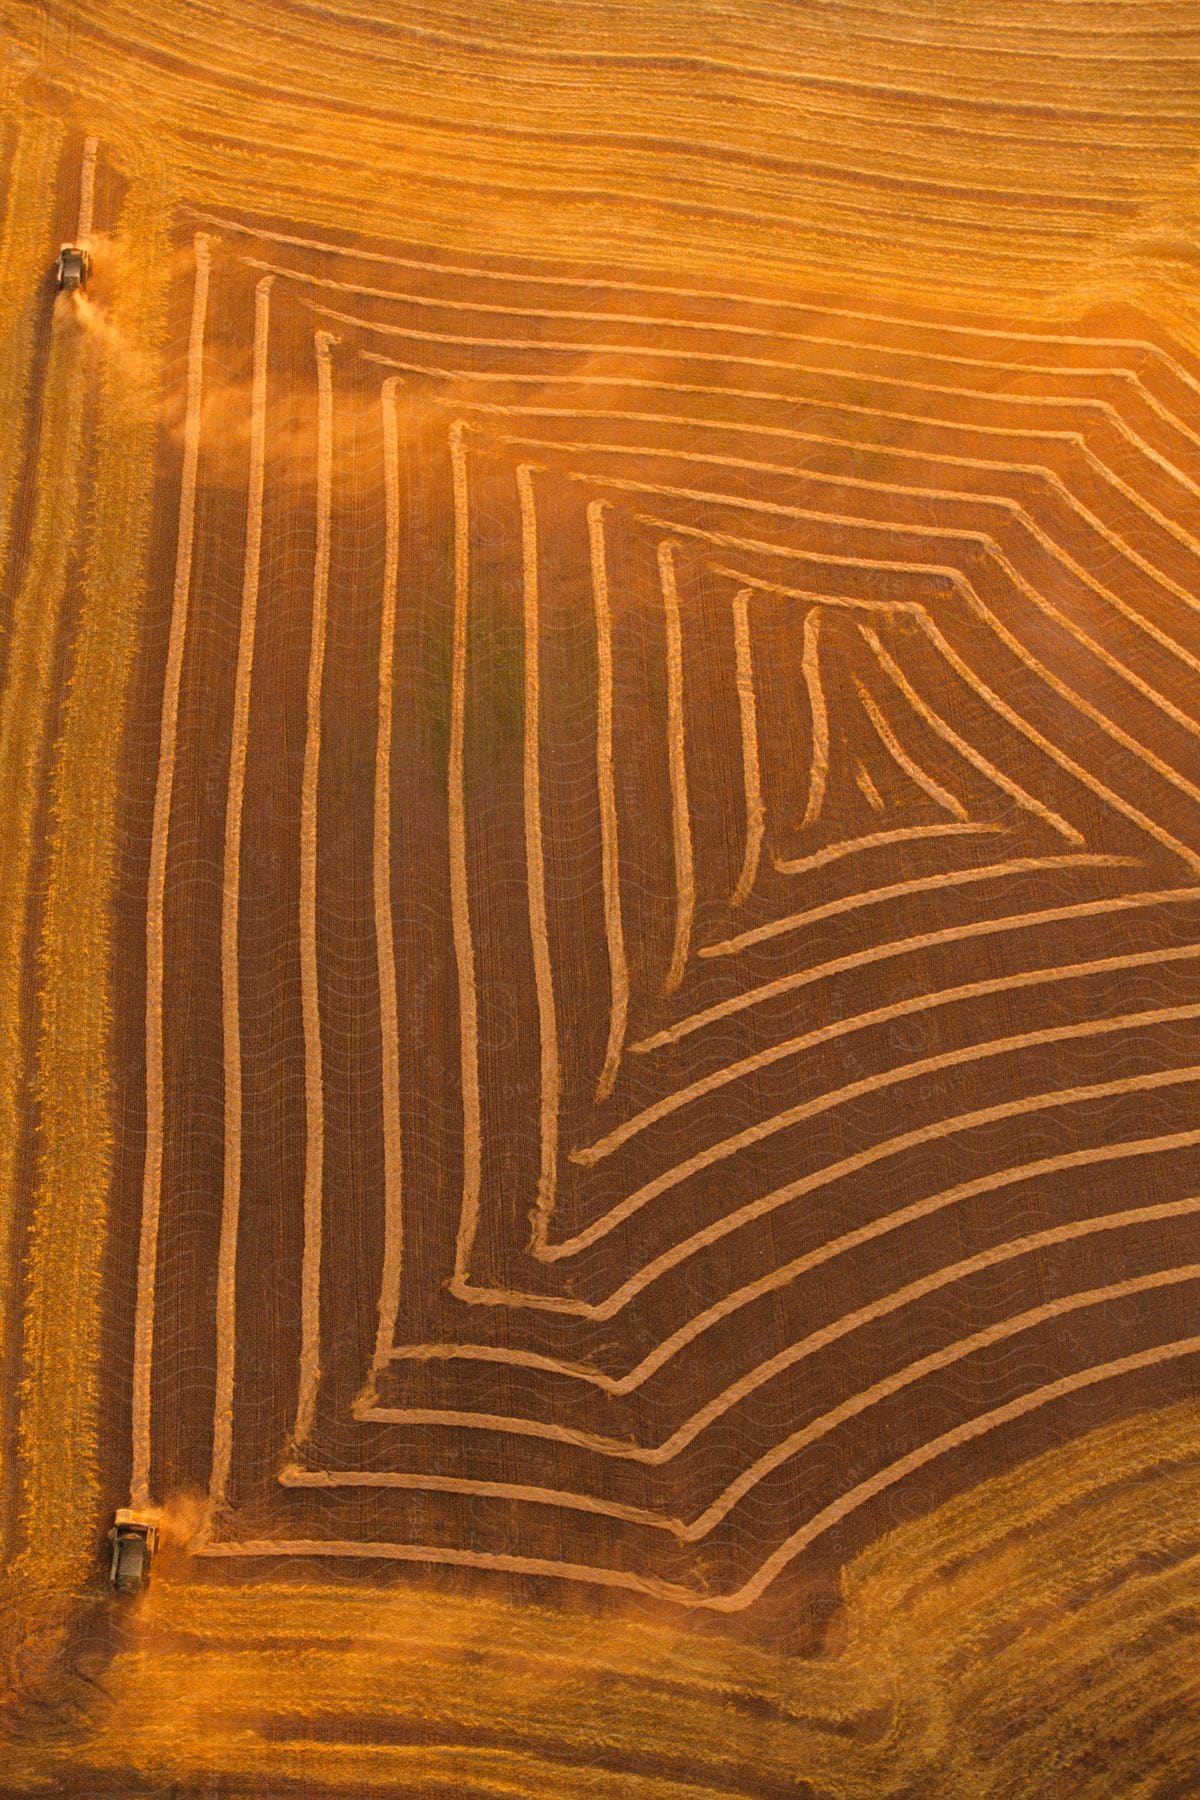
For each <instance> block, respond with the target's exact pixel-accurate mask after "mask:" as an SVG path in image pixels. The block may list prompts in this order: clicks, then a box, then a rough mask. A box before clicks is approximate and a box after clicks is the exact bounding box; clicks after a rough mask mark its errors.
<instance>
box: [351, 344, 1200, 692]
mask: <svg viewBox="0 0 1200 1800" xmlns="http://www.w3.org/2000/svg"><path fill="white" fill-rule="evenodd" d="M364 360H365V361H368V362H378V363H384V364H386V365H388V366H398V365H394V364H392V363H391V361H390V359H389V358H386V357H379V356H374V355H372V354H371V353H370V352H369V351H368V352H364ZM405 366H406V367H409V368H410V372H412V373H415V374H422V375H425V376H427V377H434V376H436V377H441V378H443V379H445V380H453V381H458V382H476V381H484V380H487V381H501V382H504V381H507V382H510V383H515V384H518V385H519V384H520V383H521V382H523V381H532V380H536V379H538V378H537V377H533V376H526V375H520V374H517V373H516V372H515V371H508V372H506V373H497V372H496V371H494V370H491V371H476V370H470V371H466V370H443V369H434V368H429V367H422V366H420V365H405ZM554 381H558V382H562V383H564V384H578V385H582V384H585V383H589V382H590V383H599V384H600V385H603V386H608V387H612V386H619V387H630V388H652V389H662V390H665V391H667V392H677V391H682V392H685V393H692V392H695V393H704V394H709V395H725V396H728V397H732V398H737V399H740V400H746V399H756V398H757V399H774V400H775V401H776V402H778V401H779V400H781V399H783V398H785V396H782V395H780V394H775V395H769V394H758V395H754V394H750V393H746V392H744V391H743V390H740V389H725V388H699V387H696V388H693V387H689V386H688V384H686V383H671V382H652V381H643V380H638V379H636V378H632V377H631V378H629V379H628V380H623V379H622V378H621V377H620V376H597V375H552V376H546V377H545V378H544V382H545V383H549V382H554ZM459 404H462V405H466V406H469V407H470V409H471V411H472V412H480V413H486V414H489V415H494V416H496V417H500V418H513V417H518V418H534V419H576V420H592V419H594V420H597V421H599V420H618V421H621V422H624V423H628V424H637V425H669V426H675V427H685V428H686V429H687V430H689V431H723V432H729V433H742V434H744V435H746V436H749V437H770V438H782V439H785V440H786V441H788V442H791V443H799V444H821V445H825V446H828V447H830V448H834V449H837V450H839V451H841V450H851V451H860V450H861V449H862V448H863V444H862V441H861V440H859V439H854V438H838V437H832V436H830V435H829V434H828V433H823V432H814V431H799V430H796V429H795V428H792V427H788V426H780V425H765V424H762V423H761V422H759V421H754V422H748V421H746V420H742V419H717V418H697V417H695V416H692V415H689V414H687V413H655V412H645V411H631V410H622V409H620V408H615V407H614V408H605V409H588V408H583V407H554V406H532V405H530V406H522V405H519V404H517V403H511V404H508V405H502V404H498V403H493V402H489V401H485V400H465V401H463V400H460V402H459ZM820 405H821V407H822V409H824V408H828V409H829V410H831V411H834V412H842V411H851V412H856V411H862V410H864V409H862V408H856V407H849V406H847V405H846V403H845V402H843V401H841V400H838V399H829V400H822V401H821V402H820ZM874 416H876V417H878V416H879V415H878V414H876V415H874ZM884 416H886V417H890V418H898V419H904V420H908V421H909V422H912V423H916V422H917V421H915V420H910V419H909V415H906V414H896V413H890V414H886V415H884ZM923 422H924V423H926V424H935V423H936V424H940V425H941V426H942V427H943V428H949V429H953V430H972V429H974V427H972V426H970V425H964V424H961V423H960V422H958V421H950V420H940V421H923ZM1015 435H1022V436H1028V435H1031V434H1029V433H1017V434H1015ZM1036 435H1045V436H1048V437H1051V438H1053V439H1055V440H1056V441H1067V440H1064V439H1063V437H1062V434H1060V433H1046V434H1036ZM1070 441H1072V442H1074V440H1070ZM1074 447H1075V448H1081V447H1082V446H1080V445H1075V446H1074ZM629 449H630V450H631V452H636V449H637V447H636V446H634V445H630V446H629ZM871 452H872V455H873V456H883V457H901V458H909V459H910V460H915V461H917V462H918V463H920V465H921V466H922V468H927V467H928V466H929V465H930V464H931V463H932V464H938V463H944V464H947V465H949V466H950V467H953V468H967V469H975V470H980V471H985V472H989V473H995V474H1001V475H1028V476H1032V477H1034V478H1035V479H1036V480H1037V481H1039V482H1040V483H1041V484H1042V485H1043V486H1044V487H1047V488H1049V489H1050V491H1051V492H1052V493H1054V494H1055V495H1057V497H1058V498H1059V499H1060V500H1061V501H1062V502H1063V503H1064V504H1065V505H1066V506H1067V507H1069V508H1070V510H1071V511H1072V512H1073V513H1075V514H1076V515H1077V517H1079V518H1080V519H1082V520H1083V521H1084V523H1085V524H1086V525H1087V526H1088V528H1089V529H1090V530H1091V531H1093V532H1095V533H1096V535H1097V536H1099V537H1100V538H1101V540H1102V541H1103V542H1104V543H1105V545H1107V547H1108V548H1109V549H1110V550H1115V551H1116V553H1117V554H1118V556H1120V557H1121V558H1122V560H1123V561H1126V562H1128V563H1130V564H1131V565H1132V566H1133V567H1134V568H1137V569H1140V570H1141V571H1142V573H1143V574H1145V575H1147V576H1148V577H1149V578H1150V580H1152V581H1153V582H1154V583H1155V584H1156V585H1157V586H1160V587H1162V588H1163V589H1164V590H1165V591H1166V592H1167V593H1170V594H1171V595H1173V596H1174V598H1175V599H1177V600H1179V601H1181V602H1182V603H1183V604H1184V605H1185V606H1186V607H1188V608H1189V610H1191V611H1193V612H1195V611H1196V610H1198V609H1200V598H1197V596H1196V595H1195V594H1194V593H1189V592H1188V590H1187V589H1186V588H1184V587H1181V586H1180V584H1179V583H1178V582H1177V581H1174V580H1173V579H1172V577H1171V576H1170V575H1168V574H1167V573H1166V572H1165V570H1163V569H1160V568H1159V567H1158V566H1157V565H1156V564H1154V563H1151V562H1149V561H1147V559H1146V558H1145V557H1144V556H1142V555H1141V554H1140V553H1139V552H1138V551H1137V550H1135V549H1134V548H1133V546H1132V545H1131V544H1129V543H1128V542H1127V541H1126V540H1125V539H1124V538H1123V537H1121V536H1120V535H1119V534H1118V533H1117V532H1115V531H1113V530H1112V529H1111V527H1110V526H1108V525H1106V524H1105V523H1104V521H1103V520H1102V519H1100V518H1098V517H1097V516H1096V514H1095V513H1093V512H1092V511H1091V510H1090V508H1089V507H1087V506H1085V505H1084V504H1083V502H1082V501H1081V500H1079V499H1078V498H1077V497H1076V495H1075V494H1074V493H1073V492H1072V490H1071V489H1070V488H1069V487H1068V486H1067V485H1066V483H1065V482H1064V481H1063V480H1062V478H1061V477H1060V476H1059V475H1058V474H1057V473H1056V472H1055V471H1054V470H1053V469H1050V468H1046V467H1044V466H1043V465H1041V464H1036V463H1035V464H1027V463H1015V462H1008V463H1005V462H997V461H995V460H989V459H984V458H980V457H971V456H956V455H953V454H951V453H950V452H949V451H944V450H940V449H939V450H936V451H932V450H915V449H913V448H912V447H911V446H908V445H904V444H872V445H871ZM643 453H645V451H644V449H643ZM655 453H656V454H664V453H663V452H657V451H656V452H655ZM672 454H678V455H679V458H680V460H686V461H720V462H730V463H734V464H735V466H740V467H763V468H767V467H771V466H772V465H768V464H750V463H741V462H740V461H738V460H737V459H733V458H724V457H722V458H715V457H700V456H698V455H694V454H692V455H687V456H684V455H683V453H674V452H673V453H672ZM794 472H795V473H796V474H801V473H802V474H803V476H804V478H805V480H806V481H812V482H815V483H818V484H820V483H825V484H828V485H830V486H834V487H837V488H842V489H845V488H857V489H861V490H863V491H864V492H867V493H891V494H897V495H903V496H904V497H905V498H908V499H915V500H917V501H919V502H925V501H926V500H928V499H942V500H948V501H954V502H958V503H960V504H965V505H975V506H988V507H999V508H1001V509H1002V510H1003V511H1004V512H1005V513H1006V514H1007V515H1008V516H1009V517H1011V518H1013V519H1015V520H1017V521H1019V523H1020V524H1021V526H1022V527H1023V528H1024V529H1025V530H1026V531H1028V532H1029V533H1030V534H1031V535H1032V536H1033V537H1034V538H1035V539H1036V540H1037V542H1038V543H1039V544H1041V546H1042V548H1043V549H1045V550H1046V551H1048V553H1049V554H1050V555H1052V556H1054V557H1055V558H1056V560H1058V561H1060V562H1062V563H1063V564H1064V566H1065V567H1067V568H1070V569H1071V570H1072V572H1073V573H1074V574H1076V575H1077V576H1078V577H1079V579H1081V580H1082V581H1084V582H1085V583H1087V584H1088V585H1090V586H1091V587H1092V588H1093V590H1094V591H1095V592H1097V593H1099V594H1101V595H1102V597H1103V598H1104V599H1105V600H1106V601H1107V602H1108V603H1109V604H1110V605H1112V606H1114V607H1115V608H1116V609H1117V611H1118V612H1120V613H1121V614H1122V616H1123V617H1124V618H1126V619H1128V620H1129V621H1130V623H1132V624H1133V625H1135V626H1136V627H1137V628H1138V629H1139V630H1141V631H1144V632H1145V633H1147V635H1148V636H1150V637H1152V638H1153V639H1154V640H1155V642H1156V643H1158V644H1160V645H1161V646H1162V647H1163V648H1165V649H1166V650H1168V652H1169V653H1170V654H1172V655H1174V656H1176V657H1178V658H1179V659H1180V660H1181V661H1183V662H1184V663H1186V664H1187V665H1188V666H1195V665H1196V664H1197V663H1200V659H1198V658H1195V657H1193V656H1192V655H1191V653H1190V652H1189V651H1188V650H1187V649H1186V648H1185V647H1184V646H1183V645H1181V644H1180V643H1178V641H1177V640H1176V639H1175V638H1172V637H1170V636H1169V635H1168V634H1167V633H1166V632H1162V631H1160V630H1159V628H1158V627H1157V626H1156V625H1155V624H1154V622H1153V620H1152V619H1148V618H1146V617H1145V615H1144V614H1142V613H1139V612H1138V611H1137V610H1136V609H1135V608H1134V607H1131V606H1130V605H1129V604H1128V603H1127V602H1126V601H1125V600H1124V599H1122V597H1121V595H1120V594H1119V593H1117V592H1116V591H1115V590H1114V589H1112V588H1109V587H1106V586H1104V585H1103V584H1101V583H1099V582H1097V581H1095V579H1094V578H1093V577H1092V576H1090V575H1089V574H1088V573H1087V571H1086V570H1084V569H1083V568H1082V567H1081V566H1080V564H1079V563H1078V562H1077V561H1076V560H1075V558H1074V557H1072V556H1071V555H1070V553H1069V552H1068V551H1066V550H1065V549H1064V548H1063V546H1062V545H1061V544H1059V543H1058V542H1057V540H1056V539H1054V538H1051V537H1049V536H1048V535H1047V533H1046V532H1045V531H1044V530H1043V529H1042V527H1041V526H1040V525H1039V524H1038V522H1037V519H1036V518H1035V517H1034V515H1033V514H1032V513H1031V512H1030V510H1029V508H1028V507H1027V506H1026V505H1024V504H1023V503H1021V502H1019V501H1014V500H1012V499H1011V498H1010V496H1008V495H1006V494H989V493H978V492H976V491H974V490H972V489H969V488H966V489H961V490H959V489H948V488H941V487H934V486H932V485H930V484H926V485H924V486H919V485H913V484H909V483H903V482H896V481H879V480H875V479H872V478H870V477H868V476H863V475H852V474H850V473H848V472H847V471H845V470H839V471H838V472H837V473H831V472H828V471H825V470H821V469H814V468H811V467H809V466H808V464H807V463H805V464H802V465H798V466H797V468H796V469H795V471H794ZM1107 479H1108V480H1109V482H1110V484H1111V485H1114V486H1116V487H1117V489H1118V491H1119V492H1121V493H1122V494H1123V495H1124V496H1125V497H1126V498H1131V499H1133V500H1134V502H1135V504H1137V505H1138V508H1139V510H1147V507H1146V505H1145V503H1144V502H1143V501H1142V499H1141V497H1140V496H1137V495H1134V494H1133V493H1132V490H1130V489H1128V488H1126V487H1124V485H1123V484H1122V483H1120V482H1117V481H1116V480H1115V478H1114V477H1113V476H1112V474H1111V471H1109V472H1108V474H1107ZM1159 522H1160V523H1163V522H1164V521H1161V520H1160V521H1159ZM1165 523H1166V524H1167V526H1168V528H1169V529H1171V530H1172V535H1173V536H1175V537H1176V539H1177V540H1178V541H1181V542H1183V543H1185V544H1186V545H1188V547H1189V548H1191V549H1192V550H1195V549H1196V541H1195V540H1194V539H1193V538H1191V537H1189V536H1188V534H1187V533H1186V532H1183V531H1181V528H1180V527H1178V526H1171V524H1170V522H1169V521H1166V522H1165Z"/></svg>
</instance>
